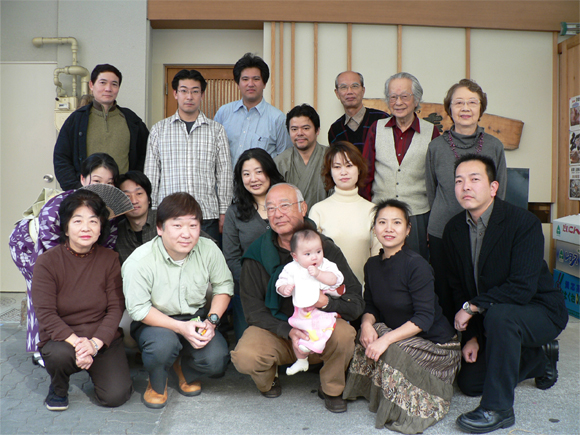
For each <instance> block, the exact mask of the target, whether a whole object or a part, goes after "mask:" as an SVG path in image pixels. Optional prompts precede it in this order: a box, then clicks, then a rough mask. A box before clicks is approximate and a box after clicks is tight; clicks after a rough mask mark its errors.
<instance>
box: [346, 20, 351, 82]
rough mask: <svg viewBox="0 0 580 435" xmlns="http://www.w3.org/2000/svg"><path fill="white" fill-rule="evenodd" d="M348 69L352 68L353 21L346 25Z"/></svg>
mask: <svg viewBox="0 0 580 435" xmlns="http://www.w3.org/2000/svg"><path fill="white" fill-rule="evenodd" d="M346 69H347V70H348V71H351V70H352V23H348V24H347V25H346Z"/></svg>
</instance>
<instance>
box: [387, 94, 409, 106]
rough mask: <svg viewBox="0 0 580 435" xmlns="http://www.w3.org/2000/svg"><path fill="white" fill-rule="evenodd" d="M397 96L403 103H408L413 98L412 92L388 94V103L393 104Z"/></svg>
mask: <svg viewBox="0 0 580 435" xmlns="http://www.w3.org/2000/svg"><path fill="white" fill-rule="evenodd" d="M399 98H400V99H401V101H402V102H403V103H408V102H409V101H411V99H412V98H413V94H406V93H405V94H401V95H389V103H391V104H395V103H396V102H397V100H398V99H399Z"/></svg>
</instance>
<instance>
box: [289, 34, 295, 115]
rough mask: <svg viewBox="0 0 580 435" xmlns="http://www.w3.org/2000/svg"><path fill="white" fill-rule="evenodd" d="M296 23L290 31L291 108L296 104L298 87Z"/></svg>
mask: <svg viewBox="0 0 580 435" xmlns="http://www.w3.org/2000/svg"><path fill="white" fill-rule="evenodd" d="M295 43H296V23H292V28H291V32H290V108H292V107H294V106H295V103H294V101H295V100H296V88H295V77H294V75H295V71H296V64H295V62H296V57H295V56H296V46H295Z"/></svg>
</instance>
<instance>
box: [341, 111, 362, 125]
mask: <svg viewBox="0 0 580 435" xmlns="http://www.w3.org/2000/svg"><path fill="white" fill-rule="evenodd" d="M366 113H367V108H366V107H365V106H362V107H361V108H360V109H359V111H358V112H356V113H355V114H354V116H348V115H347V114H346V113H345V114H344V123H345V124H348V123H349V122H350V120H351V119H352V120H353V121H354V122H356V123H357V124H358V125H360V124H361V122H362V120H363V118H364V117H365V114H366Z"/></svg>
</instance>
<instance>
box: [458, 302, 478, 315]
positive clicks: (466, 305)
mask: <svg viewBox="0 0 580 435" xmlns="http://www.w3.org/2000/svg"><path fill="white" fill-rule="evenodd" d="M469 305H470V304H469V301H467V302H465V303H464V304H463V306H462V307H461V308H463V309H464V310H465V311H466V312H467V314H470V315H472V316H473V315H474V314H476V313H475V311H471V308H469Z"/></svg>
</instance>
